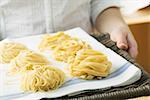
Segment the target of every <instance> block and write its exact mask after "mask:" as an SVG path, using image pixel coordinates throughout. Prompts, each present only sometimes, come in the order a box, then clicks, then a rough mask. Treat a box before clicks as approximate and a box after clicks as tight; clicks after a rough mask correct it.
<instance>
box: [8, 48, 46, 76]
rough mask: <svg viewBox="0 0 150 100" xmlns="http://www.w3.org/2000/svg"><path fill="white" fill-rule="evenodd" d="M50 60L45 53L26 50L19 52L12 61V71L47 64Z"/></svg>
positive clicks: (15, 71)
mask: <svg viewBox="0 0 150 100" xmlns="http://www.w3.org/2000/svg"><path fill="white" fill-rule="evenodd" d="M47 64H49V61H48V60H47V58H46V57H44V56H43V55H41V54H39V53H36V52H34V51H30V50H26V51H22V52H20V53H19V55H18V56H17V57H16V58H14V59H13V60H12V61H11V63H10V73H14V74H15V73H18V72H20V71H26V70H32V68H33V66H35V65H47Z"/></svg>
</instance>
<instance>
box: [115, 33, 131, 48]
mask: <svg viewBox="0 0 150 100" xmlns="http://www.w3.org/2000/svg"><path fill="white" fill-rule="evenodd" d="M126 37H127V36H126V34H118V37H116V42H117V47H118V48H120V49H123V50H127V49H128V42H127V38H126Z"/></svg>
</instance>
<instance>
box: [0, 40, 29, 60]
mask: <svg viewBox="0 0 150 100" xmlns="http://www.w3.org/2000/svg"><path fill="white" fill-rule="evenodd" d="M22 50H27V48H26V47H25V46H24V45H22V44H20V43H16V42H12V41H9V42H1V43H0V63H10V61H11V60H12V59H14V58H15V57H16V56H17V55H18V54H19V53H20V51H22Z"/></svg>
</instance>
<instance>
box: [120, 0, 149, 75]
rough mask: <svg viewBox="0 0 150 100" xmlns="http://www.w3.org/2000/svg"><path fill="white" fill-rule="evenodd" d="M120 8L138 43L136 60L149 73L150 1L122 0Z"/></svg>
mask: <svg viewBox="0 0 150 100" xmlns="http://www.w3.org/2000/svg"><path fill="white" fill-rule="evenodd" d="M125 4H128V5H125ZM122 6H123V7H122V9H121V12H122V14H123V17H124V20H125V21H126V23H127V24H128V25H129V27H130V29H131V31H132V32H133V34H134V36H135V39H136V41H137V43H138V47H139V55H138V57H137V59H136V60H137V62H138V63H139V64H140V65H142V67H143V68H144V69H145V70H146V71H147V72H149V73H150V0H124V2H122Z"/></svg>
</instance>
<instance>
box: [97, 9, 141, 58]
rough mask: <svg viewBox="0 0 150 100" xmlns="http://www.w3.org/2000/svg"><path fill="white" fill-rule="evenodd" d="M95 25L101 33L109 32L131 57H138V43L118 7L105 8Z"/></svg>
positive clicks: (119, 46)
mask: <svg viewBox="0 0 150 100" xmlns="http://www.w3.org/2000/svg"><path fill="white" fill-rule="evenodd" d="M95 26H96V29H97V30H98V32H99V33H109V34H110V37H111V39H112V40H113V41H115V42H116V43H117V46H118V48H120V49H123V50H126V51H128V53H129V54H130V55H131V57H133V58H136V56H137V54H138V49H137V43H136V41H135V39H134V37H133V35H132V32H131V31H130V29H129V27H128V25H127V24H126V23H125V22H124V20H123V18H122V15H121V13H120V10H119V9H118V8H108V9H106V10H104V11H103V12H102V13H101V14H99V16H98V17H97V20H96V25H95Z"/></svg>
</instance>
